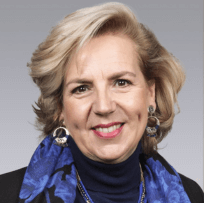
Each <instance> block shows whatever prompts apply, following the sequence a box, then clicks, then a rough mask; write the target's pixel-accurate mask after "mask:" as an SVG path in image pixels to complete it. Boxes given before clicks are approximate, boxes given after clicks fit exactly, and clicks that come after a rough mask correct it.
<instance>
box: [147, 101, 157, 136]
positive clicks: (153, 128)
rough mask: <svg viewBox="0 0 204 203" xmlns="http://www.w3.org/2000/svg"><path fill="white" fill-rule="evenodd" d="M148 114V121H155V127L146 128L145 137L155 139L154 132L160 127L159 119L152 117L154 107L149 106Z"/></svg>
mask: <svg viewBox="0 0 204 203" xmlns="http://www.w3.org/2000/svg"><path fill="white" fill-rule="evenodd" d="M148 112H149V113H150V116H149V117H148V119H150V118H154V119H155V120H156V126H155V127H149V126H146V131H147V136H148V137H155V136H156V135H157V133H156V132H157V130H158V128H159V126H160V122H159V119H158V118H157V117H156V116H153V115H152V114H153V113H154V112H155V109H154V107H153V106H152V105H150V106H149V107H148Z"/></svg>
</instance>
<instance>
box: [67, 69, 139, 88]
mask: <svg viewBox="0 0 204 203" xmlns="http://www.w3.org/2000/svg"><path fill="white" fill-rule="evenodd" d="M124 75H129V76H132V77H136V74H135V73H133V72H129V71H122V72H119V73H115V74H113V75H111V76H110V77H109V78H108V80H115V79H118V78H120V77H122V76H124ZM71 83H79V84H92V81H91V80H87V79H83V78H82V79H79V78H75V79H73V80H71V81H69V82H68V83H67V84H66V87H67V86H68V85H70V84H71Z"/></svg>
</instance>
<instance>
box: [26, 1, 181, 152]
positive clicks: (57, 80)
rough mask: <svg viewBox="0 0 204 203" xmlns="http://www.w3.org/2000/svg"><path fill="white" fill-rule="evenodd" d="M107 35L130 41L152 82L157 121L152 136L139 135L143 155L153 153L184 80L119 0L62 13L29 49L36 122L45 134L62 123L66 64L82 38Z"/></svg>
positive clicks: (170, 121)
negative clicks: (36, 93)
mask: <svg viewBox="0 0 204 203" xmlns="http://www.w3.org/2000/svg"><path fill="white" fill-rule="evenodd" d="M106 33H112V34H123V35H126V36H128V37H129V38H130V39H132V41H133V42H135V44H136V51H137V53H138V55H139V66H140V69H141V71H142V73H143V75H144V77H145V80H146V82H147V84H148V85H152V84H153V83H154V82H155V98H156V104H157V108H156V111H155V115H156V116H157V118H158V119H159V120H160V123H161V125H160V128H159V129H158V131H157V136H156V137H155V138H149V137H147V136H146V131H145V132H144V134H143V137H142V147H143V151H144V153H146V154H149V155H152V154H153V153H154V152H156V151H157V144H158V143H159V142H161V141H162V140H163V138H164V137H165V136H166V135H167V133H168V132H169V131H170V130H171V128H172V124H173V119H174V116H175V109H174V104H175V103H176V104H177V107H178V110H179V106H178V102H177V94H178V92H179V91H180V89H181V87H182V86H183V84H184V81H185V74H184V71H183V69H182V67H181V65H180V64H179V62H178V60H177V59H176V58H175V57H174V56H173V55H172V54H170V53H169V52H168V51H167V50H166V49H165V48H164V47H163V46H161V45H160V43H159V42H158V40H157V39H156V37H155V35H154V34H153V33H152V32H151V31H150V30H149V29H148V28H147V27H146V26H144V25H143V24H142V23H139V22H138V20H137V19H136V17H135V15H134V13H133V12H132V11H131V10H130V9H129V8H128V7H127V6H125V5H123V4H121V3H105V4H102V5H98V6H94V7H90V8H84V9H80V10H77V11H75V12H74V13H72V14H70V15H68V16H66V17H65V18H64V19H63V20H62V21H61V22H60V23H59V24H58V25H56V26H55V27H54V28H53V29H52V30H51V32H50V34H49V35H48V37H47V38H46V39H45V41H43V42H42V43H41V44H40V45H39V46H38V48H37V50H36V51H35V52H34V53H33V56H32V58H31V62H30V63H28V67H29V68H30V70H31V72H30V75H31V77H32V78H33V81H34V82H35V83H36V84H37V85H38V87H39V88H40V91H41V95H40V97H39V99H38V102H37V103H36V105H37V108H36V107H34V106H33V108H34V112H35V113H36V115H37V126H38V128H39V129H40V130H42V132H43V136H46V135H48V134H50V133H52V132H53V130H54V129H55V128H56V127H59V126H62V125H63V124H62V121H61V120H60V114H61V111H62V108H63V103H62V101H63V87H64V76H65V72H66V68H65V67H66V66H67V64H69V62H70V61H71V58H72V55H73V54H74V53H76V51H77V50H79V49H80V48H81V47H82V46H83V45H84V43H85V42H88V41H89V40H90V39H92V38H94V37H97V36H100V35H103V34H106Z"/></svg>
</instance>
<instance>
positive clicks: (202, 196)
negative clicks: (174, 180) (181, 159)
mask: <svg viewBox="0 0 204 203" xmlns="http://www.w3.org/2000/svg"><path fill="white" fill-rule="evenodd" d="M153 159H154V160H159V161H160V162H161V164H162V165H163V166H164V167H165V168H166V170H167V171H168V172H169V173H171V174H174V171H173V169H172V167H171V166H170V164H169V163H168V162H167V161H166V160H165V159H164V158H163V157H162V156H161V155H160V154H159V153H157V154H154V155H153ZM178 174H179V176H180V178H181V181H182V184H183V187H184V190H185V191H186V193H187V195H188V197H189V199H190V200H191V202H192V203H194V202H195V203H203V202H204V193H203V190H202V189H201V187H200V186H199V185H198V184H197V183H196V182H195V181H194V180H192V179H190V178H188V177H186V176H184V175H182V174H181V173H178Z"/></svg>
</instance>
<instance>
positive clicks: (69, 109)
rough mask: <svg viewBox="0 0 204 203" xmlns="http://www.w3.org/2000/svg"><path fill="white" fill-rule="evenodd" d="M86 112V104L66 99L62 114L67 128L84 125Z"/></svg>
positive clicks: (87, 110) (76, 127) (77, 127)
mask: <svg viewBox="0 0 204 203" xmlns="http://www.w3.org/2000/svg"><path fill="white" fill-rule="evenodd" d="M88 112H89V109H88V106H87V105H86V104H84V103H82V102H80V101H77V100H75V101H72V100H69V101H68V100H66V101H65V102H64V110H63V115H64V118H65V120H66V123H67V127H69V128H72V129H79V128H81V127H82V126H83V127H84V126H85V124H86V119H87V115H88Z"/></svg>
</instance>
